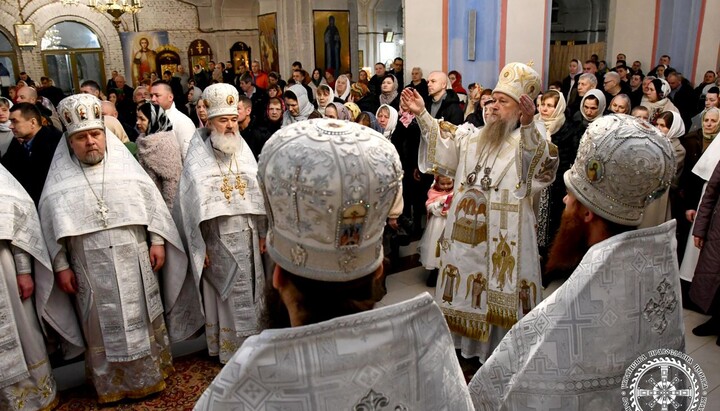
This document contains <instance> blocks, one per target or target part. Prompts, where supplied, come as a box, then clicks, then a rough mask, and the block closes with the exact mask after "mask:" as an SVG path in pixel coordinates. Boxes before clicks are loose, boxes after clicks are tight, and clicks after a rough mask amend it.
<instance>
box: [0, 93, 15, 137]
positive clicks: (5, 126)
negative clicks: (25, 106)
mask: <svg viewBox="0 0 720 411" xmlns="http://www.w3.org/2000/svg"><path fill="white" fill-rule="evenodd" d="M0 100H5V101H7V103H8V110H9V109H11V108H12V106H13V103H12V101H10V99H9V98H6V97H0ZM8 131H10V119H9V118H8V121H6V122H4V123H0V132H2V133H5V132H8Z"/></svg>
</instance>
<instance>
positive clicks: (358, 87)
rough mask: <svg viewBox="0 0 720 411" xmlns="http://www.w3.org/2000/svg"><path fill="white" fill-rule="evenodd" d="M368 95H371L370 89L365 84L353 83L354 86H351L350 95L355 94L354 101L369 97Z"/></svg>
mask: <svg viewBox="0 0 720 411" xmlns="http://www.w3.org/2000/svg"><path fill="white" fill-rule="evenodd" d="M368 93H370V89H369V88H368V87H367V86H366V85H365V84H363V83H359V82H358V83H353V85H352V86H350V94H353V96H352V97H353V100H356V101H357V100H360V99H362V98H363V97H365V96H367V95H368ZM355 95H358V96H359V97H356V96H355Z"/></svg>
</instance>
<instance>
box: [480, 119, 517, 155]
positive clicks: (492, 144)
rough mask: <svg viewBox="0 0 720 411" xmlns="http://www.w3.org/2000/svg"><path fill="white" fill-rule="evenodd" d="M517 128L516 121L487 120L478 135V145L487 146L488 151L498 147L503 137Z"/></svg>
mask: <svg viewBox="0 0 720 411" xmlns="http://www.w3.org/2000/svg"><path fill="white" fill-rule="evenodd" d="M515 128H517V122H516V121H507V120H503V119H500V118H498V119H496V120H488V122H487V124H485V127H483V130H482V135H481V136H480V141H479V143H480V145H481V146H483V147H485V146H487V147H488V148H489V149H490V151H492V150H494V149H496V148H498V147H500V145H501V144H502V143H503V141H505V139H506V138H507V137H508V136H509V135H510V133H512V132H513V130H515Z"/></svg>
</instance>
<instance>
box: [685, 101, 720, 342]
mask: <svg viewBox="0 0 720 411" xmlns="http://www.w3.org/2000/svg"><path fill="white" fill-rule="evenodd" d="M719 131H720V109H718V108H716V107H711V108H709V109H707V110H706V111H705V114H704V115H703V121H702V128H701V129H700V130H696V131H693V132H690V133H687V134H686V135H684V136H683V137H682V139H681V140H680V141H681V142H682V145H683V147H685V167H684V169H683V172H682V175H681V177H680V185H679V187H678V200H679V202H680V205H681V206H682V208H681V210H684V214H685V215H684V217H685V218H684V219H683V218H682V217H683V216H681V215H676V219H677V220H678V233H679V235H678V237H679V238H678V240H679V241H682V240H685V238H684V237H685V236H687V239H686V241H685V242H684V245H685V250H684V253H683V254H684V256H683V259H682V264H681V265H680V279H681V285H682V286H683V289H687V286H688V282H692V280H693V276H694V275H695V267H696V265H697V262H698V257H699V255H700V251H699V250H698V249H697V248H695V245H694V241H693V238H692V236H689V235H688V234H689V233H692V231H693V229H694V221H695V215H696V214H697V208H698V205H699V204H700V200H701V198H702V196H703V195H704V194H705V189H706V186H707V182H708V181H709V180H710V177H711V176H712V173H713V171H714V170H715V166H716V165H717V164H718V162H720V139H718V138H716V137H717V135H718V132H719ZM681 219H682V220H683V223H684V224H683V225H681V224H680V220H681ZM691 223H692V226H690V224H691ZM688 226H689V227H688ZM681 230H682V231H681ZM678 248H680V246H679V245H678ZM678 251H680V250H678ZM694 287H695V285H694V286H693V288H694ZM693 331H694V330H693Z"/></svg>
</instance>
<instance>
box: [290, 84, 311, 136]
mask: <svg viewBox="0 0 720 411" xmlns="http://www.w3.org/2000/svg"><path fill="white" fill-rule="evenodd" d="M288 91H292V92H293V94H295V96H296V97H297V102H298V106H299V108H300V114H298V116H297V117H295V116H293V115H292V114H290V110H289V109H288V110H285V113H284V114H283V124H282V125H283V126H286V125H288V124H292V123H295V122H298V121H303V120H307V119H308V117H309V116H310V114H312V112H313V111H314V110H315V107H313V105H312V104H310V101H309V100H308V96H307V91H305V87H303V86H301V85H300V84H294V85H292V86H290V88H289V89H288ZM285 98H290V99H291V97H289V96H287V95H285Z"/></svg>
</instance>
